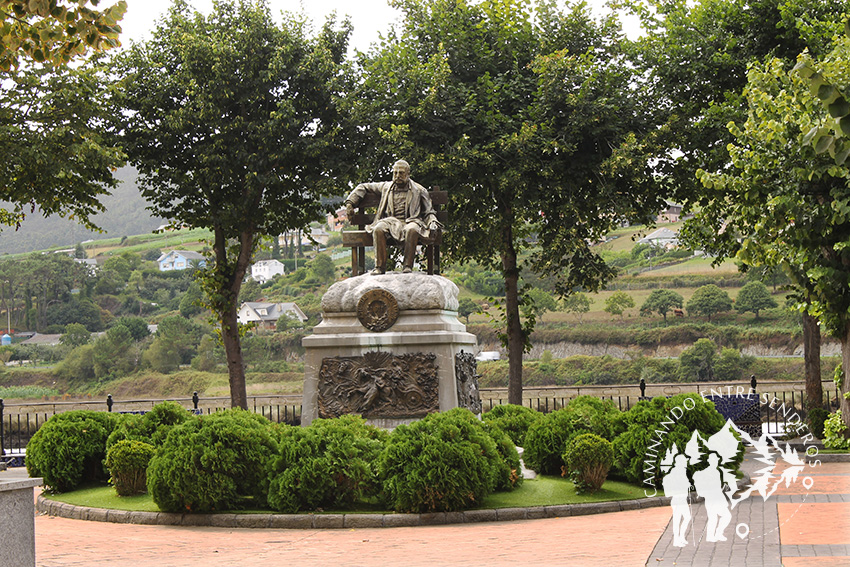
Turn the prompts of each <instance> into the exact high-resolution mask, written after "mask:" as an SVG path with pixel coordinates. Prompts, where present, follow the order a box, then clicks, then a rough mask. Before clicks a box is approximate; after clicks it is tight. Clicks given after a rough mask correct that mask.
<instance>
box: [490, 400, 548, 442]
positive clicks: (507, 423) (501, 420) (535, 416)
mask: <svg viewBox="0 0 850 567" xmlns="http://www.w3.org/2000/svg"><path fill="white" fill-rule="evenodd" d="M542 417H543V414H542V413H540V412H538V411H534V410H533V409H531V408H527V407H525V406H519V405H516V404H504V405H498V406H496V407H494V408H493V409H491V410H490V411H488V412H486V413H485V414H484V415H483V416H481V418H482V419H483V420H484V422H485V423H489V424H490V425H492V426H494V427H498V428H499V429H501V430H502V431H504V432H505V433H507V434H508V436H509V437H510V438H511V441H513V442H514V445H516V446H517V447H524V443H525V434H526V433H527V432H528V428H529V427H531V424H533V423H535V422H536V421H537V420H539V419H541V418H542Z"/></svg>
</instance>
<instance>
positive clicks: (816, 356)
mask: <svg viewBox="0 0 850 567" xmlns="http://www.w3.org/2000/svg"><path fill="white" fill-rule="evenodd" d="M803 359H804V361H805V363H804V366H805V369H806V370H805V374H806V407H805V408H804V409H805V410H806V411H811V410H812V409H815V408H822V407H823V387H822V385H821V377H820V327H819V326H818V320H817V318H816V317H813V316H811V315H809V314H808V313H803Z"/></svg>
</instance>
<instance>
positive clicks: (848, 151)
mask: <svg viewBox="0 0 850 567" xmlns="http://www.w3.org/2000/svg"><path fill="white" fill-rule="evenodd" d="M848 157H850V144H847V143H845V144H844V145H843V147H842V149H841V150H838V151H836V152H835V163H837V164H838V165H844V162H845V161H847V158H848Z"/></svg>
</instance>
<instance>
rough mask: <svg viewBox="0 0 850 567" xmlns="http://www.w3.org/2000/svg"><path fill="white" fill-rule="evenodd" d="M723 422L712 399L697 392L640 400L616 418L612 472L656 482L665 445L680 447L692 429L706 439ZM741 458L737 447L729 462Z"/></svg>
mask: <svg viewBox="0 0 850 567" xmlns="http://www.w3.org/2000/svg"><path fill="white" fill-rule="evenodd" d="M677 416H678V417H677ZM725 424H726V419H725V418H724V417H723V416H722V415H720V413H719V412H718V411H717V410H716V409H715V408H714V403H713V402H710V401H706V400H704V399H703V398H702V397H701V396H700V395H699V394H679V395H676V396H673V397H671V398H662V397H656V398H653V399H652V400H642V401H640V402H638V403H637V404H636V405H635V406H633V407H632V408H631V409H630V410H629V411H627V412H623V413H622V414H621V415H620V417H619V418H618V419H617V422H616V428H617V430H618V431H619V432H620V433H619V435H617V437H616V438H615V439H614V466H613V468H612V473H613V475H615V476H617V477H618V478H623V479H625V480H627V481H629V482H633V483H636V484H641V483H643V484H647V485H654V486H660V483H661V478H662V474H660V463H661V459H663V458H664V456H665V454H666V452H667V450H668V449H670V448H672V447H673V445H674V444H675V445H676V446H677V447H678V449H679V450H680V451H683V450H684V449H685V446H686V445H687V443H688V441H690V439H691V437H692V436H693V433H694V432H695V431H699V432H700V435H701V436H702V437H703V439H708V438H709V437H710V436H711V435H714V434H715V433H717V432H718V431H720V430H721V429H722V428H723V427H724V426H725ZM658 432H661V433H660V434H659V433H658ZM743 458H744V452H743V451H739V452H738V454H737V455H736V456H735V457H734V459H733V460H732V462H731V463H730V464H731V465H732V466H733V467H734V468H735V469H737V468H738V466H739V465H740V464H741V462H742V461H743ZM689 470H690V469H689Z"/></svg>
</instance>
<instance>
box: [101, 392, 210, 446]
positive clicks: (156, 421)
mask: <svg viewBox="0 0 850 567" xmlns="http://www.w3.org/2000/svg"><path fill="white" fill-rule="evenodd" d="M194 418H195V416H194V415H193V414H191V413H189V412H188V411H187V410H186V409H185V408H184V407H183V406H181V405H180V404H178V403H177V402H170V401H166V402H160V403H158V404H156V405H155V406H154V407H153V408H151V410H150V411H149V412H147V413H145V414H144V415H141V416H139V415H133V414H128V415H124V416H122V419H121V420H120V421H119V423H118V426H117V427H116V428H115V431H113V432H112V434H111V435H110V436H109V439H107V440H106V449H107V450H109V449H110V448H111V447H112V446H113V445H114V444H115V443H116V442H118V441H120V440H122V439H128V440H134V441H143V442H145V443H150V444H151V445H154V446H156V447H158V446H160V445H162V443H163V442H164V441H165V438H166V437H167V436H168V432H169V431H171V429H172V428H173V427H174V426H175V425H179V424H181V423H184V422H186V421H189V420H190V419H194Z"/></svg>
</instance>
